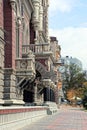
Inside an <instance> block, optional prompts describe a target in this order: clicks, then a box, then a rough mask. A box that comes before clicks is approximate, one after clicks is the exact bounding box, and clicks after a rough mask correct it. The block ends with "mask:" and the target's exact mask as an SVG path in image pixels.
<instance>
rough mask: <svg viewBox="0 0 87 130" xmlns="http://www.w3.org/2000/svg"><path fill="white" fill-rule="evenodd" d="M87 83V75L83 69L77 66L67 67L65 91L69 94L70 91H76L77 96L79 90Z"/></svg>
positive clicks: (64, 80) (64, 81) (64, 82)
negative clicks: (86, 75) (86, 77)
mask: <svg viewBox="0 0 87 130" xmlns="http://www.w3.org/2000/svg"><path fill="white" fill-rule="evenodd" d="M85 81H86V79H85V73H83V72H82V70H81V68H79V67H78V66H77V65H76V64H72V63H71V64H70V65H66V66H65V72H64V79H63V84H64V90H65V91H66V95H67V92H68V93H69V91H71V90H74V91H76V92H75V96H76V95H78V92H79V91H77V90H79V88H82V87H83V83H84V82H85ZM79 93H80V92H79Z"/></svg>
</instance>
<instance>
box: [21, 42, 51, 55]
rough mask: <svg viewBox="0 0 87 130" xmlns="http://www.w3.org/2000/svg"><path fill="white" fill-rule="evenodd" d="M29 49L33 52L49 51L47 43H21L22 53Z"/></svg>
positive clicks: (26, 52)
mask: <svg viewBox="0 0 87 130" xmlns="http://www.w3.org/2000/svg"><path fill="white" fill-rule="evenodd" d="M29 50H32V51H33V52H34V53H35V54H40V53H44V52H48V51H50V49H49V44H46V43H45V44H30V45H22V54H28V52H29Z"/></svg>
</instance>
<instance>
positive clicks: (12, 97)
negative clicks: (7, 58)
mask: <svg viewBox="0 0 87 130" xmlns="http://www.w3.org/2000/svg"><path fill="white" fill-rule="evenodd" d="M4 75H5V78H4V97H3V98H4V105H22V104H24V102H23V96H20V98H19V97H18V95H17V88H16V76H15V75H16V72H15V71H14V70H13V69H10V68H9V69H5V73H4Z"/></svg>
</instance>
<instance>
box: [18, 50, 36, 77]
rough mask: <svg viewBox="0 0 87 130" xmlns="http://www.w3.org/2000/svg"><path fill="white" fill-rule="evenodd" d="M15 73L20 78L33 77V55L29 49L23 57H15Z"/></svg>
mask: <svg viewBox="0 0 87 130" xmlns="http://www.w3.org/2000/svg"><path fill="white" fill-rule="evenodd" d="M16 75H17V76H18V77H21V78H23V77H26V78H28V79H33V78H35V57H34V55H33V53H32V52H31V51H29V53H28V56H27V57H25V58H16Z"/></svg>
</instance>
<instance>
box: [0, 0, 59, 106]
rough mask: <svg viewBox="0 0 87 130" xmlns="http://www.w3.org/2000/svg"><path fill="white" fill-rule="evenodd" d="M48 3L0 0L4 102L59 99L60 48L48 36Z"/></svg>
mask: <svg viewBox="0 0 87 130" xmlns="http://www.w3.org/2000/svg"><path fill="white" fill-rule="evenodd" d="M48 7H49V2H48V0H0V19H1V20H0V43H1V44H0V50H2V53H1V54H0V57H1V60H2V64H1V66H0V69H1V71H0V78H1V79H0V80H1V83H2V84H1V86H0V87H1V89H0V99H1V102H0V103H1V104H3V105H12V104H15V105H17V104H18V105H19V104H24V102H26V103H36V104H43V103H44V102H48V101H49V102H56V103H57V101H58V100H57V98H58V93H57V85H58V71H57V70H58V66H59V65H60V64H59V59H60V51H61V48H60V46H59V45H58V41H57V39H56V38H55V37H51V39H50V38H49V33H48V30H49V29H48ZM55 92H56V93H55Z"/></svg>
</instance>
